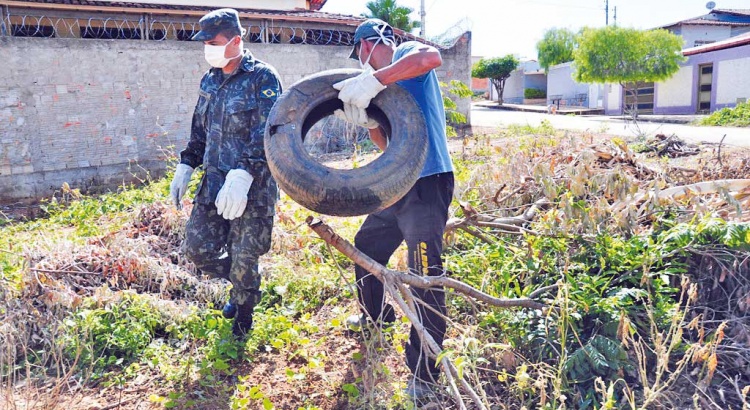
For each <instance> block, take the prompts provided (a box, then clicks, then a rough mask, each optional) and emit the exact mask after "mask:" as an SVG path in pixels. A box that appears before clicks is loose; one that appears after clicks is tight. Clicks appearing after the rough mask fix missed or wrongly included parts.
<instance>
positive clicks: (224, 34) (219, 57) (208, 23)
mask: <svg viewBox="0 0 750 410" xmlns="http://www.w3.org/2000/svg"><path fill="white" fill-rule="evenodd" d="M200 26H201V30H200V31H199V32H198V33H197V34H196V35H195V36H193V38H192V39H193V40H197V41H203V42H204V44H205V57H206V60H207V61H208V62H209V64H211V66H212V67H213V68H211V69H209V70H208V71H207V72H206V74H205V75H204V76H203V78H202V79H201V84H200V92H199V94H200V95H199V98H198V104H197V105H196V107H195V112H194V114H193V122H192V129H191V135H190V141H189V142H188V144H187V148H185V150H183V151H182V152H181V153H180V164H179V165H178V166H177V170H176V171H175V177H174V180H173V181H172V186H171V195H172V198H173V200H174V201H175V204H176V205H177V206H178V207H180V204H181V200H182V196H183V195H184V193H185V191H186V190H187V184H188V182H189V180H190V177H191V175H192V173H193V170H194V169H195V168H197V167H199V166H203V169H204V171H205V172H204V174H203V179H202V180H201V181H200V184H199V186H198V189H197V193H196V197H195V200H194V206H193V211H192V213H191V215H190V219H189V221H188V223H187V227H186V233H185V235H186V238H185V244H184V247H185V252H186V255H187V257H188V258H189V259H190V260H191V261H192V262H193V263H195V265H196V267H197V268H198V269H199V270H200V271H201V272H203V273H206V274H208V275H210V276H212V277H219V278H224V279H227V280H229V281H231V283H232V290H231V292H230V297H229V302H228V303H227V305H226V306H224V310H223V314H224V316H225V317H227V318H234V321H233V325H232V330H233V332H234V333H235V334H236V335H237V336H240V337H241V336H244V335H245V334H246V333H247V332H248V331H249V330H250V328H251V327H252V313H253V307H254V306H255V305H256V304H257V303H258V302H259V301H260V281H261V277H260V273H259V268H258V258H259V257H260V255H263V254H265V253H266V252H268V250H269V249H270V246H271V230H272V228H273V217H274V208H275V204H276V200H277V198H278V188H277V186H276V181H274V179H273V177H272V176H271V173H270V171H269V169H268V165H267V163H266V157H265V151H264V148H263V133H264V129H265V125H266V119H267V117H268V113H269V111H270V110H271V107H272V106H273V104H274V102H275V101H276V99H277V98H278V96H279V94H280V93H281V83H280V80H279V76H278V74H277V73H276V70H275V69H274V68H273V67H271V66H270V65H268V64H266V63H264V62H262V61H259V60H256V59H255V58H254V57H253V55H252V54H250V52H249V51H248V50H243V48H242V45H243V43H242V35H244V32H245V30H244V29H242V27H241V25H240V21H239V15H238V14H237V11H235V10H233V9H220V10H215V11H212V12H211V13H208V14H206V15H205V16H204V17H203V18H201V20H200Z"/></svg>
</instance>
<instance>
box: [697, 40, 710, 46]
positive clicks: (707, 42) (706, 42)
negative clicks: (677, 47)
mask: <svg viewBox="0 0 750 410" xmlns="http://www.w3.org/2000/svg"><path fill="white" fill-rule="evenodd" d="M711 43H715V41H714V40H695V43H693V46H694V47H698V46H703V45H706V44H711Z"/></svg>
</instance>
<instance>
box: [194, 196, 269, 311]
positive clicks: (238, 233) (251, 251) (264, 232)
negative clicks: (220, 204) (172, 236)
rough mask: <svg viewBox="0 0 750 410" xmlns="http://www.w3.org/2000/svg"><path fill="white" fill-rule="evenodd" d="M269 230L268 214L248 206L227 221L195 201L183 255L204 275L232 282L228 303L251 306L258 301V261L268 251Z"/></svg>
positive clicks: (212, 206)
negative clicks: (235, 217)
mask: <svg viewBox="0 0 750 410" xmlns="http://www.w3.org/2000/svg"><path fill="white" fill-rule="evenodd" d="M269 215H270V216H269ZM272 229H273V212H272V211H270V212H267V211H266V210H265V209H263V210H262V211H260V212H258V210H257V209H254V208H250V207H248V208H247V209H246V210H245V212H244V213H243V214H242V216H240V217H239V218H237V219H234V220H231V221H228V220H226V219H224V218H223V217H222V216H221V215H219V214H218V213H217V212H216V206H214V204H213V203H211V204H201V203H198V202H195V203H194V204H193V211H192V213H191V214H190V219H189V220H188V223H187V226H186V228H185V243H184V250H185V255H186V256H187V258H188V259H190V261H191V262H193V263H194V264H195V266H196V267H197V268H198V269H199V270H200V271H201V272H203V273H205V274H206V275H208V276H211V277H213V278H223V279H226V280H228V281H230V282H232V290H231V291H230V293H229V300H230V301H231V302H233V303H235V304H237V305H246V304H249V305H250V306H255V305H256V304H257V303H258V302H259V301H260V280H261V278H260V272H259V269H258V258H259V257H260V256H261V255H263V254H265V253H266V252H268V250H269V249H270V248H271V231H272Z"/></svg>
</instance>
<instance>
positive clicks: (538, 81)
mask: <svg viewBox="0 0 750 410" xmlns="http://www.w3.org/2000/svg"><path fill="white" fill-rule="evenodd" d="M524 88H536V89H537V90H542V91H547V76H546V75H544V74H532V75H527V76H526V78H525V81H524Z"/></svg>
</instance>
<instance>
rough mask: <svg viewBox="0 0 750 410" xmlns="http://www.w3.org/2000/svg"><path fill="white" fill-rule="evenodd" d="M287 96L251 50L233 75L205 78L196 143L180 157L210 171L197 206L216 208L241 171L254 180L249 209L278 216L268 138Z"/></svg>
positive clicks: (215, 70)
mask: <svg viewBox="0 0 750 410" xmlns="http://www.w3.org/2000/svg"><path fill="white" fill-rule="evenodd" d="M281 91H282V90H281V81H280V80H279V75H278V74H277V73H276V70H275V69H274V68H273V67H271V66H270V65H268V64H266V63H264V62H262V61H260V60H256V59H255V58H253V56H252V54H250V52H249V51H248V50H245V51H244V55H243V57H242V62H241V63H240V66H239V67H238V68H237V70H236V71H235V72H234V73H233V74H231V75H229V76H226V75H225V74H224V73H222V71H221V69H220V68H212V69H210V70H208V72H206V74H204V75H203V78H202V79H201V86H200V96H199V97H198V103H197V104H196V106H195V112H194V113H193V123H192V128H191V131H190V141H189V142H188V144H187V148H185V149H184V150H183V151H182V152H181V153H180V162H182V163H183V164H187V165H190V166H191V167H193V168H197V167H199V166H201V165H202V166H203V169H204V171H205V173H204V175H203V179H202V180H201V183H200V186H199V187H198V191H197V194H196V197H195V200H196V202H198V203H202V204H210V203H213V202H214V201H215V200H216V195H217V194H218V193H219V190H220V189H221V186H222V185H223V184H224V177H225V176H226V174H227V172H228V171H229V170H232V169H236V168H239V169H243V170H245V171H247V172H249V173H250V175H252V176H253V184H252V187H251V188H250V192H249V193H248V197H249V199H248V204H247V206H248V208H255V211H257V212H258V213H260V214H265V215H271V214H272V213H273V208H274V205H275V203H276V199H277V198H278V188H277V186H276V181H274V179H273V177H272V176H271V172H270V170H269V169H268V164H267V163H266V154H265V150H264V148H263V134H264V131H265V126H266V119H267V118H268V113H269V112H270V111H271V107H272V106H273V104H274V102H276V99H277V98H278V97H279V94H280V93H281Z"/></svg>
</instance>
